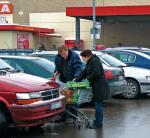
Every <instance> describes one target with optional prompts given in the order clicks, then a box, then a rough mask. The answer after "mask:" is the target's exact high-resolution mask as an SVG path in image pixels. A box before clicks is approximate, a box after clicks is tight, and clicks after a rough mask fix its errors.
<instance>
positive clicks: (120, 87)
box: [30, 51, 127, 95]
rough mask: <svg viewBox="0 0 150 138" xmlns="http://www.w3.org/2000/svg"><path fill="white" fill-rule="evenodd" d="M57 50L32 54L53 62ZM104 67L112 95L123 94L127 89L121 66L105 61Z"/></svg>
mask: <svg viewBox="0 0 150 138" xmlns="http://www.w3.org/2000/svg"><path fill="white" fill-rule="evenodd" d="M76 53H78V54H79V53H80V51H76ZM56 54H57V51H37V52H34V53H32V54H30V56H37V57H42V58H46V59H48V60H50V61H52V62H54V61H55V56H56ZM103 67H104V70H105V76H106V78H107V80H108V82H109V86H110V90H111V94H112V95H117V94H121V93H123V92H124V91H126V88H127V87H126V86H127V85H126V81H125V78H124V72H123V70H122V69H121V68H116V67H110V66H109V65H108V64H105V63H104V62H103Z"/></svg>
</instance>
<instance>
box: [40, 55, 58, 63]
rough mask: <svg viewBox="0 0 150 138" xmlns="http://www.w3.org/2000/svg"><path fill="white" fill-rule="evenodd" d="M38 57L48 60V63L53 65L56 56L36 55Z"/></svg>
mask: <svg viewBox="0 0 150 138" xmlns="http://www.w3.org/2000/svg"><path fill="white" fill-rule="evenodd" d="M37 56H38V57H42V58H46V59H48V60H49V61H52V62H53V63H54V62H55V57H56V55H44V54H43V55H37Z"/></svg>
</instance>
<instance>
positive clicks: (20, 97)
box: [16, 92, 42, 105]
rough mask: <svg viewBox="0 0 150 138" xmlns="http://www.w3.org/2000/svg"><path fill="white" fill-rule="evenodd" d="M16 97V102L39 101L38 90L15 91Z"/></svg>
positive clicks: (28, 102)
mask: <svg viewBox="0 0 150 138" xmlns="http://www.w3.org/2000/svg"><path fill="white" fill-rule="evenodd" d="M16 98H17V101H18V104H21V105H23V104H31V103H35V102H38V101H41V100H42V98H41V94H40V92H32V93H16Z"/></svg>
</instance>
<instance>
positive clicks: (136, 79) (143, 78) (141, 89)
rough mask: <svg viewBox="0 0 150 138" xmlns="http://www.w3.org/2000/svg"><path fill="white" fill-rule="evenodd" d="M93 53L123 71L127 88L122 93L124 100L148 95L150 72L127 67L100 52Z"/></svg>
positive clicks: (149, 90) (149, 91)
mask: <svg viewBox="0 0 150 138" xmlns="http://www.w3.org/2000/svg"><path fill="white" fill-rule="evenodd" d="M94 53H95V54H97V55H98V56H99V57H100V58H101V59H102V60H103V61H104V62H106V63H107V64H109V65H111V66H113V67H122V68H123V69H124V74H125V79H126V81H127V86H128V90H127V91H125V92H124V93H122V96H123V97H124V98H128V99H132V98H136V97H138V96H139V95H140V94H145V93H150V70H148V69H144V68H139V67H133V66H130V67H127V66H126V64H124V63H123V62H121V61H120V60H118V59H116V58H114V57H112V56H110V55H108V54H105V53H102V52H94Z"/></svg>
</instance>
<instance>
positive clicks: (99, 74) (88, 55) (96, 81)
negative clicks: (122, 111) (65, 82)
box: [75, 50, 110, 129]
mask: <svg viewBox="0 0 150 138" xmlns="http://www.w3.org/2000/svg"><path fill="white" fill-rule="evenodd" d="M80 55H81V57H82V59H83V61H85V62H86V66H85V69H84V70H83V72H82V73H81V75H80V76H79V77H78V78H77V79H76V80H75V81H81V80H82V79H87V80H89V82H90V85H91V87H92V92H93V100H94V103H95V120H94V122H93V124H92V125H90V126H89V128H91V129H94V128H100V127H102V126H103V107H102V101H103V100H105V99H108V98H109V97H110V91H109V85H108V83H107V80H106V79H105V74H104V70H103V66H102V64H101V62H100V59H99V57H97V56H96V55H93V54H92V52H91V50H84V51H82V52H81V54H80Z"/></svg>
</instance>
